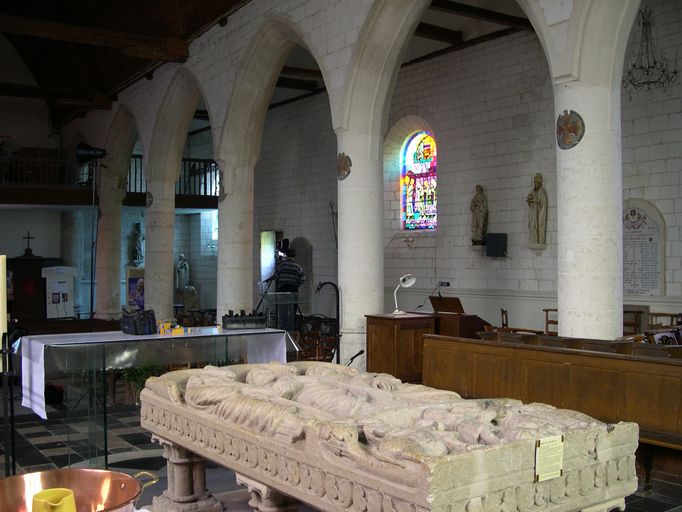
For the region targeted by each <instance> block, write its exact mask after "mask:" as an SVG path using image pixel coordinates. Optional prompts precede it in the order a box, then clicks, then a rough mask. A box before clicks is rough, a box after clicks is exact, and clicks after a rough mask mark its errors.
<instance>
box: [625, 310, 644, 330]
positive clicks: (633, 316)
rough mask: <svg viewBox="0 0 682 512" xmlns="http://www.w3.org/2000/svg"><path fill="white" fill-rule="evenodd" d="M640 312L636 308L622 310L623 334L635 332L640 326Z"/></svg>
mask: <svg viewBox="0 0 682 512" xmlns="http://www.w3.org/2000/svg"><path fill="white" fill-rule="evenodd" d="M641 322H642V312H641V311H640V310H637V309H624V310H623V335H624V336H625V335H627V334H637V333H639V332H640V330H641V327H642V323H641Z"/></svg>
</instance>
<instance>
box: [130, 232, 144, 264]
mask: <svg viewBox="0 0 682 512" xmlns="http://www.w3.org/2000/svg"><path fill="white" fill-rule="evenodd" d="M132 239H133V250H132V254H131V258H130V259H131V261H132V262H133V263H134V264H135V266H136V267H139V266H140V265H142V263H143V262H144V235H143V234H142V226H141V224H140V223H139V222H136V223H135V226H134V227H133V233H132Z"/></svg>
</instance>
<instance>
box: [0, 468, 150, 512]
mask: <svg viewBox="0 0 682 512" xmlns="http://www.w3.org/2000/svg"><path fill="white" fill-rule="evenodd" d="M140 474H144V475H147V476H149V477H151V478H152V479H155V477H154V475H152V474H150V473H147V472H141V473H138V474H137V475H136V476H138V475H140ZM154 481H158V478H156V479H155V480H154ZM151 483H154V482H148V483H145V484H144V485H143V484H142V483H141V482H140V481H139V480H138V479H137V478H134V477H132V476H130V475H126V474H125V473H120V472H118V471H108V470H105V469H55V470H53V471H37V472H35V473H27V474H25V475H17V476H10V477H7V478H4V479H0V510H2V511H7V512H10V511H11V512H31V509H32V506H33V495H34V494H35V493H37V492H38V491H42V490H43V489H51V488H53V487H66V488H67V489H72V490H73V494H74V497H75V499H76V508H77V510H78V512H96V511H97V512H100V511H101V512H105V511H118V512H128V511H134V510H135V501H136V500H137V498H139V496H140V494H141V493H142V488H143V487H146V486H147V485H149V484H151Z"/></svg>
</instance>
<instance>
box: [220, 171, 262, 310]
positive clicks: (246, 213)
mask: <svg viewBox="0 0 682 512" xmlns="http://www.w3.org/2000/svg"><path fill="white" fill-rule="evenodd" d="M218 165H219V166H220V168H221V169H222V174H221V181H222V185H223V186H222V187H221V188H222V190H221V197H224V199H222V200H221V201H220V202H219V203H218V228H219V230H220V234H219V236H218V297H217V302H216V304H217V317H218V318H219V319H220V318H222V317H223V315H224V314H226V313H227V312H228V310H230V309H232V310H234V311H239V310H240V309H245V310H247V311H250V310H251V309H253V284H254V283H253V170H254V168H253V167H252V166H243V167H236V166H228V165H227V164H226V163H225V162H223V161H219V162H218ZM223 193H224V196H223Z"/></svg>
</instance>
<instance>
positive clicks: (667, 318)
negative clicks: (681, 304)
mask: <svg viewBox="0 0 682 512" xmlns="http://www.w3.org/2000/svg"><path fill="white" fill-rule="evenodd" d="M677 316H678V315H677V313H654V312H651V313H649V329H652V330H653V329H658V328H661V327H671V326H673V325H675V322H676V321H677Z"/></svg>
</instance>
